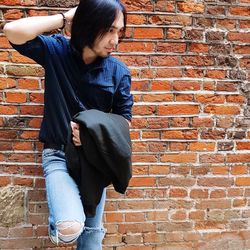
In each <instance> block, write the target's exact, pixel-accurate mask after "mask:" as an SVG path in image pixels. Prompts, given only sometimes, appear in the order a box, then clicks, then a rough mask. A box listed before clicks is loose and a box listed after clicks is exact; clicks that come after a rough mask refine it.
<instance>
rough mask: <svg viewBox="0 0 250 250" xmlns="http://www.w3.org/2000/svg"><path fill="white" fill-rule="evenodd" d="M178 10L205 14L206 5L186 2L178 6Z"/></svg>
mask: <svg viewBox="0 0 250 250" xmlns="http://www.w3.org/2000/svg"><path fill="white" fill-rule="evenodd" d="M177 6H178V10H179V11H181V12H185V13H204V8H205V6H204V4H203V3H200V4H199V3H196V2H194V1H184V2H180V3H178V4H177Z"/></svg>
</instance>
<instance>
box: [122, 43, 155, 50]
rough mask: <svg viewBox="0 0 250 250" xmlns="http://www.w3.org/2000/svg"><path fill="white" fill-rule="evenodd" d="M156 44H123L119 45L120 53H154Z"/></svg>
mask: <svg viewBox="0 0 250 250" xmlns="http://www.w3.org/2000/svg"><path fill="white" fill-rule="evenodd" d="M154 46H155V45H154V44H153V43H149V42H123V43H121V44H119V48H118V50H119V51H120V52H134V51H140V52H142V51H144V52H153V51H154Z"/></svg>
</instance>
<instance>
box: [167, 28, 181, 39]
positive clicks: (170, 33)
mask: <svg viewBox="0 0 250 250" xmlns="http://www.w3.org/2000/svg"><path fill="white" fill-rule="evenodd" d="M182 35H183V34H182V30H181V29H174V28H169V29H168V30H167V39H174V40H178V39H181V38H182Z"/></svg>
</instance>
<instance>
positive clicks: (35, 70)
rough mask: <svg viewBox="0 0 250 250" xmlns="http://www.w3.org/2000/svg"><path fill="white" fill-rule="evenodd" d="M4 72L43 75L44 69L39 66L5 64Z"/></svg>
mask: <svg viewBox="0 0 250 250" xmlns="http://www.w3.org/2000/svg"><path fill="white" fill-rule="evenodd" d="M6 72H7V74H8V75H12V76H43V75H44V70H43V69H42V68H41V67H31V66H8V65H7V66H6Z"/></svg>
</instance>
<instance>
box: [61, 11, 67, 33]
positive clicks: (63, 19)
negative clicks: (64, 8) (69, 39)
mask: <svg viewBox="0 0 250 250" xmlns="http://www.w3.org/2000/svg"><path fill="white" fill-rule="evenodd" d="M60 15H61V18H62V26H61V28H60V29H64V28H65V25H66V22H67V19H66V17H65V15H64V13H60Z"/></svg>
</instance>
